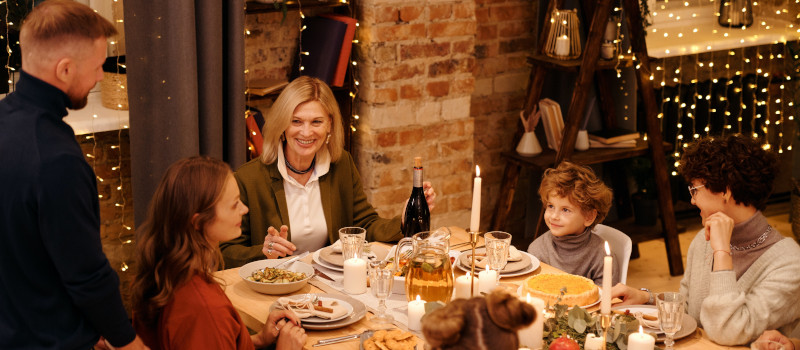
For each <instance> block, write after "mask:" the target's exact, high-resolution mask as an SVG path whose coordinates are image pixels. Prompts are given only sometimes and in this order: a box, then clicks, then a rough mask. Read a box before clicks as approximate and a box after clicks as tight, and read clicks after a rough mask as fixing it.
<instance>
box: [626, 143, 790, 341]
mask: <svg viewBox="0 0 800 350" xmlns="http://www.w3.org/2000/svg"><path fill="white" fill-rule="evenodd" d="M678 171H679V172H680V173H681V175H682V176H683V178H684V179H685V180H686V182H688V183H689V193H690V195H691V198H692V204H694V205H695V206H697V208H698V209H700V218H701V220H702V224H703V229H701V230H700V232H698V233H697V235H696V236H695V238H694V240H692V243H691V245H690V246H689V254H688V256H687V258H686V271H685V272H684V275H683V279H682V280H681V287H680V293H681V294H683V295H684V296H685V297H686V312H687V313H688V314H689V315H691V316H692V317H694V318H695V319H696V320H697V321H698V324H699V325H700V326H701V327H703V328H704V329H705V332H706V334H707V335H708V337H709V338H710V339H711V340H713V341H714V342H716V343H718V344H721V345H743V344H747V343H749V342H750V341H752V340H755V339H756V338H758V336H759V335H760V334H761V333H762V332H764V330H767V329H779V330H780V331H782V332H784V333H786V334H791V330H793V329H795V327H796V326H797V325H798V323H800V261H798V259H797V257H798V256H800V246H798V244H797V242H795V241H794V239H791V238H786V237H783V236H782V235H781V234H780V232H778V230H777V229H775V228H774V227H772V226H770V224H769V223H768V222H767V218H766V217H765V216H764V214H762V213H761V211H762V210H764V208H765V207H766V204H767V199H768V198H769V195H770V193H772V190H773V185H774V182H775V178H776V177H777V175H778V157H777V156H776V155H775V153H773V152H770V151H767V150H764V148H762V147H761V144H759V143H758V141H757V140H755V139H753V138H750V137H747V136H742V135H739V134H733V135H729V136H725V137H719V138H714V137H705V138H702V139H699V140H697V141H695V142H693V143H692V144H690V145H689V147H687V148H686V149H685V150H684V153H683V156H681V160H680V164H679V167H678ZM611 294H612V297H618V298H620V299H622V300H623V302H622V304H621V305H630V304H646V303H649V304H653V301H654V298H653V293H651V292H650V291H649V290H646V289H643V290H638V289H634V288H631V287H629V286H626V285H623V284H617V285H616V286H614V288H613V289H612V293H611Z"/></svg>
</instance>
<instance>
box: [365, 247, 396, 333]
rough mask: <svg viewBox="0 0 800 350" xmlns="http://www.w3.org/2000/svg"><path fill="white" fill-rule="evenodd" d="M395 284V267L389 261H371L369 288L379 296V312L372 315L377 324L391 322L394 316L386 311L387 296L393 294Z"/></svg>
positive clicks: (374, 294)
mask: <svg viewBox="0 0 800 350" xmlns="http://www.w3.org/2000/svg"><path fill="white" fill-rule="evenodd" d="M393 284H394V267H392V265H390V264H389V262H388V261H386V260H383V261H370V262H369V286H370V287H369V288H370V290H372V295H373V296H374V297H376V298H378V314H377V315H375V316H373V317H372V322H374V323H376V324H391V323H392V322H393V321H394V317H392V315H389V314H387V313H386V298H388V297H389V296H390V295H392V285H393Z"/></svg>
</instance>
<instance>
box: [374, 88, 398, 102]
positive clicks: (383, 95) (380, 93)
mask: <svg viewBox="0 0 800 350" xmlns="http://www.w3.org/2000/svg"><path fill="white" fill-rule="evenodd" d="M394 101H397V89H392V88H387V89H375V100H374V102H375V103H386V102H394Z"/></svg>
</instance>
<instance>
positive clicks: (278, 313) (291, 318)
mask: <svg viewBox="0 0 800 350" xmlns="http://www.w3.org/2000/svg"><path fill="white" fill-rule="evenodd" d="M287 320H288V321H287ZM292 326H294V327H295V328H300V329H303V328H302V327H300V318H298V317H297V314H295V313H294V312H293V311H291V310H274V311H272V312H270V313H269V316H267V322H266V323H264V327H263V328H262V329H261V332H258V334H255V335H254V336H253V344H255V345H256V348H262V347H265V346H269V345H272V344H275V340H276V339H278V338H279V335H280V334H281V332H282V330H283V329H284V328H287V327H292ZM304 332H305V331H304ZM304 343H305V341H304Z"/></svg>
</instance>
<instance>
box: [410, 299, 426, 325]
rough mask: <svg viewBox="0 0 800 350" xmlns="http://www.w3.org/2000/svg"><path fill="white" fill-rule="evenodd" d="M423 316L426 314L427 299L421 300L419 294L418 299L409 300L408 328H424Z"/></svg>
mask: <svg viewBox="0 0 800 350" xmlns="http://www.w3.org/2000/svg"><path fill="white" fill-rule="evenodd" d="M422 316H425V300H420V298H419V295H417V300H412V301H409V302H408V329H409V330H412V331H419V330H422V322H421V321H422Z"/></svg>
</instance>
